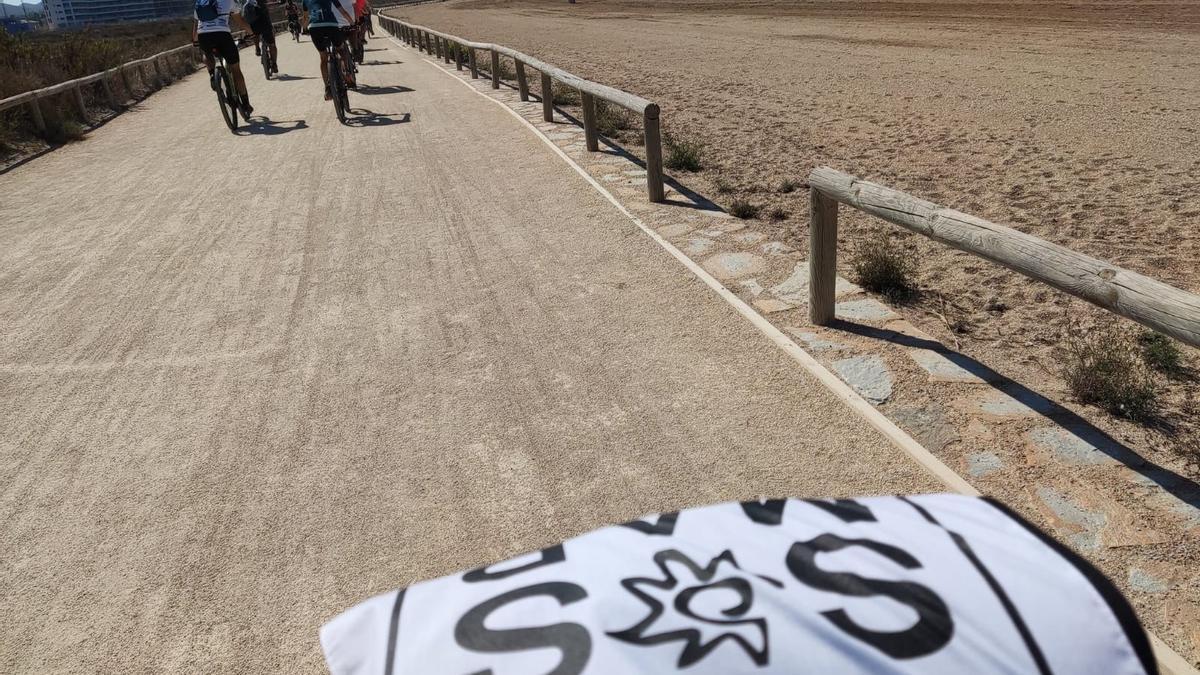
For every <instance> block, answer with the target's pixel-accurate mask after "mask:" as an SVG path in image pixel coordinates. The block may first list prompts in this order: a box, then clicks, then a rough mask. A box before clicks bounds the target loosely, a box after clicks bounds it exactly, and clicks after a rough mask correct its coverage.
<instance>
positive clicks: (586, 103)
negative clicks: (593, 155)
mask: <svg viewBox="0 0 1200 675" xmlns="http://www.w3.org/2000/svg"><path fill="white" fill-rule="evenodd" d="M579 97H580V98H581V99H583V137H584V140H585V141H586V142H587V149H588V152H596V151H597V150H599V149H600V141H599V138H598V135H597V133H596V97H595V96H592V95H591V94H588V93H586V92H582V91H581V92H579Z"/></svg>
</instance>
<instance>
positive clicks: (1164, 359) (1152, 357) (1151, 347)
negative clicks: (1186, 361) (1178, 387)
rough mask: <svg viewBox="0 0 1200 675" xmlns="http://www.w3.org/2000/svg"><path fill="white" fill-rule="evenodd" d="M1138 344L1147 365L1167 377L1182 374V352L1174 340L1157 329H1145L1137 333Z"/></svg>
mask: <svg viewBox="0 0 1200 675" xmlns="http://www.w3.org/2000/svg"><path fill="white" fill-rule="evenodd" d="M1138 345H1139V346H1140V347H1141V350H1142V361H1144V362H1145V363H1146V365H1147V366H1149V367H1151V368H1153V369H1154V370H1157V371H1158V372H1160V373H1162V374H1163V375H1166V376H1167V377H1179V376H1181V375H1183V373H1184V366H1183V354H1182V353H1181V352H1180V351H1179V347H1177V346H1175V341H1174V340H1172V339H1171V338H1169V337H1167V336H1166V335H1163V334H1162V333H1159V332H1157V331H1152V330H1145V331H1142V333H1141V334H1140V335H1138Z"/></svg>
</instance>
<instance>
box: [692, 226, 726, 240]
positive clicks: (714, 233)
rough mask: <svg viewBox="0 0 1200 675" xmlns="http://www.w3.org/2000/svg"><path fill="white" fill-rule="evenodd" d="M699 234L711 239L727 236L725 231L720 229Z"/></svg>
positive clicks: (712, 229) (711, 229) (701, 231)
mask: <svg viewBox="0 0 1200 675" xmlns="http://www.w3.org/2000/svg"><path fill="white" fill-rule="evenodd" d="M698 234H702V235H704V236H705V237H708V238H710V239H717V238H719V237H721V236H722V235H724V234H725V230H722V229H720V228H710V229H707V230H700V232H699V233H698Z"/></svg>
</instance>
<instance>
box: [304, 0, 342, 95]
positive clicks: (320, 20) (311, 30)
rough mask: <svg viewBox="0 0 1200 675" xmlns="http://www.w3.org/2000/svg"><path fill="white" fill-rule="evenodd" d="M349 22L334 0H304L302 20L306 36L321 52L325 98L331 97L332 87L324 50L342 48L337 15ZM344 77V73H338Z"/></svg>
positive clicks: (327, 55)
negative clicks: (305, 28) (306, 30)
mask: <svg viewBox="0 0 1200 675" xmlns="http://www.w3.org/2000/svg"><path fill="white" fill-rule="evenodd" d="M335 12H336V13H340V14H341V16H342V18H343V19H344V20H345V21H346V22H349V23H353V19H352V18H351V17H350V15H349V14H348V13H347V12H346V10H344V9H342V7H341V5H339V4H338V3H337V2H336V0H304V21H305V25H306V26H307V27H308V36H309V37H311V38H312V43H313V46H314V47H316V48H317V51H318V52H320V53H321V78H322V79H324V80H325V100H326V101H328V100H330V99H332V98H333V93H332V88H331V87H330V86H329V54H327V53H326V52H325V50H326V49H327V48H328V47H330V46H332V47H333V48H334V49H344V48H345V44H344V40H343V38H342V29H341V24H339V23H338V15H337V14H336V13H335ZM349 62H350V60H349V59H345V60H344V61H343V62H342V63H343V64H347V63H349ZM338 75H340V76H342V77H345V73H338Z"/></svg>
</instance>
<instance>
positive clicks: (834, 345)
mask: <svg viewBox="0 0 1200 675" xmlns="http://www.w3.org/2000/svg"><path fill="white" fill-rule="evenodd" d="M784 330H785V331H787V332H788V334H790V335H791V336H792V337H794V338H796V339H797V340H799V341H801V342H803V343H804V346H805V347H807V348H808V349H809V350H810V351H814V352H827V351H835V350H841V349H847V348H848V347H847V345H844V344H842V343H840V342H837V341H835V340H830V339H828V338H825V337H822V336H820V335H818V334H816V333H814V332H812V331H810V330H805V329H803V328H796V327H795V326H788V327H786V328H784Z"/></svg>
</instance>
